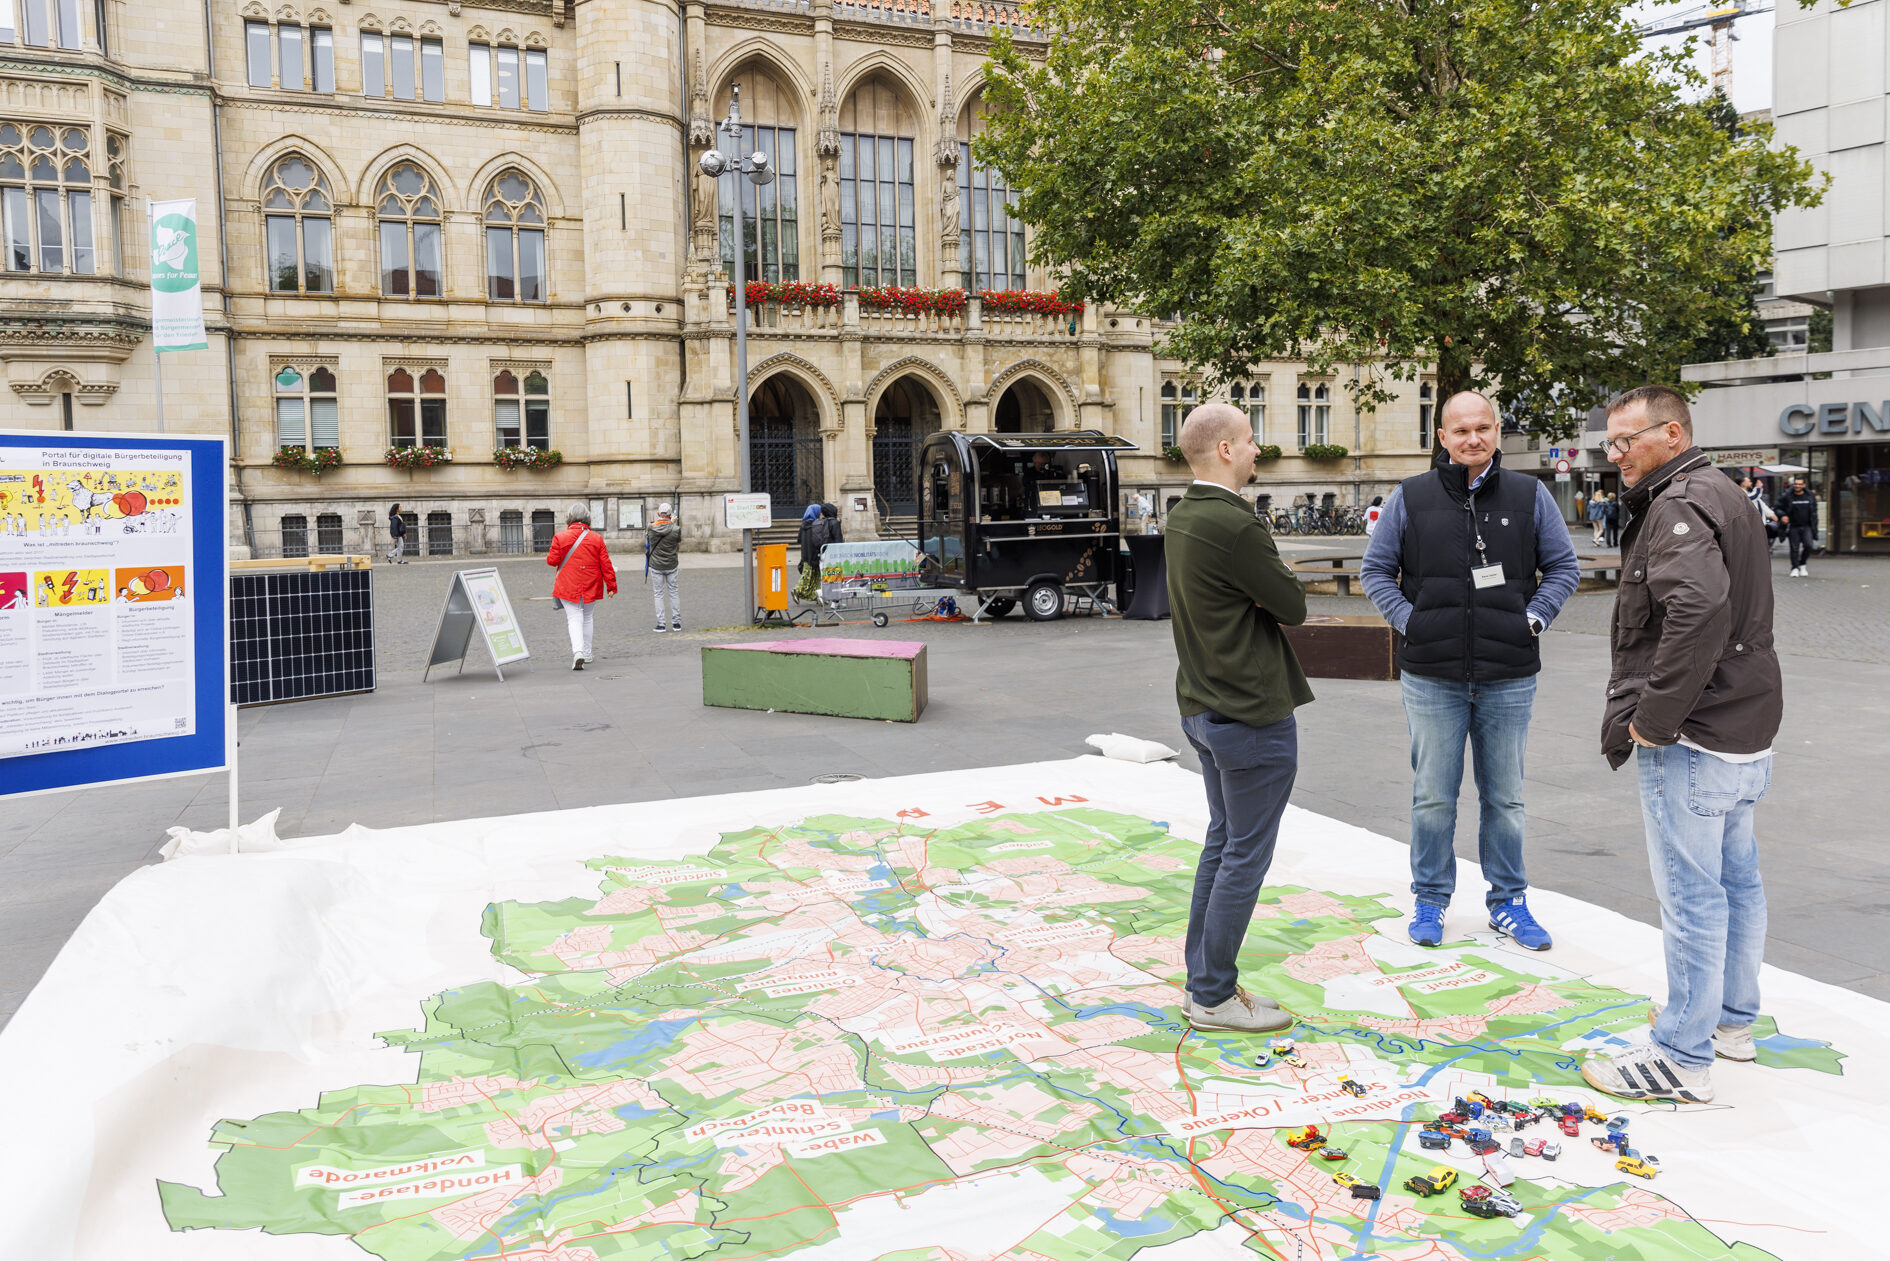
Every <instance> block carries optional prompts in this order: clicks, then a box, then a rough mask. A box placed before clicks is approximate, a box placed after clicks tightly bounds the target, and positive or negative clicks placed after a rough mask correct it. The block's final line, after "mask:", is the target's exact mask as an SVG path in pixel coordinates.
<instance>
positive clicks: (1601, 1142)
mask: <svg viewBox="0 0 1890 1261" xmlns="http://www.w3.org/2000/svg"><path fill="white" fill-rule="evenodd" d="M1588 1141H1589V1142H1591V1143H1593V1144H1594V1145H1595V1146H1596V1147H1599V1148H1600V1149H1601V1150H1602V1151H1604V1152H1611V1151H1613V1150H1614V1140H1613V1139H1611V1138H1591V1139H1589V1140H1588Z"/></svg>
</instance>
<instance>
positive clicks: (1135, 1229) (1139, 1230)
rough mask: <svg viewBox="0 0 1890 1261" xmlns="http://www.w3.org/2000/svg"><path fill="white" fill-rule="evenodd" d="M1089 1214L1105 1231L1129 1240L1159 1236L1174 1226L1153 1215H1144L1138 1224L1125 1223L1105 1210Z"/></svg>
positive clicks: (1166, 1220) (1097, 1209)
mask: <svg viewBox="0 0 1890 1261" xmlns="http://www.w3.org/2000/svg"><path fill="white" fill-rule="evenodd" d="M1090 1212H1092V1213H1094V1214H1095V1215H1096V1219H1097V1221H1099V1222H1100V1223H1101V1224H1102V1225H1103V1226H1104V1227H1105V1228H1106V1229H1108V1230H1111V1231H1113V1232H1115V1233H1116V1234H1118V1235H1123V1236H1126V1237H1128V1238H1130V1239H1135V1238H1138V1237H1140V1236H1142V1235H1159V1234H1161V1233H1162V1232H1163V1231H1164V1230H1168V1229H1170V1228H1171V1227H1173V1226H1174V1223H1173V1222H1171V1221H1169V1220H1168V1219H1167V1218H1165V1217H1157V1216H1155V1215H1154V1214H1153V1213H1149V1214H1146V1215H1144V1216H1143V1218H1142V1220H1141V1221H1139V1222H1125V1221H1123V1220H1122V1219H1121V1218H1119V1217H1117V1216H1116V1215H1115V1214H1114V1213H1111V1212H1110V1211H1109V1210H1108V1209H1106V1208H1093V1209H1091V1210H1090Z"/></svg>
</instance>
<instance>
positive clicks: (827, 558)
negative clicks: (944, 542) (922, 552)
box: [820, 539, 922, 601]
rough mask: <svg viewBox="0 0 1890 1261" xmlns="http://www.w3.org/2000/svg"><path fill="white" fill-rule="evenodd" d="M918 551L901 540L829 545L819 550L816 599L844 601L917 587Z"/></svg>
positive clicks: (918, 582) (918, 584)
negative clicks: (818, 584)
mask: <svg viewBox="0 0 1890 1261" xmlns="http://www.w3.org/2000/svg"><path fill="white" fill-rule="evenodd" d="M919 564H920V557H919V550H918V549H917V548H916V547H914V546H912V544H911V543H909V542H907V541H906V540H905V539H878V540H873V541H870V542H865V543H829V544H827V546H825V547H823V548H821V549H820V598H821V599H823V600H828V601H832V600H845V599H850V598H854V597H858V596H861V595H866V594H869V593H878V592H883V591H911V590H915V589H916V588H918V587H919V586H920V585H922V584H921V583H920V579H919Z"/></svg>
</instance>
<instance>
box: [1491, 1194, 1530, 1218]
mask: <svg viewBox="0 0 1890 1261" xmlns="http://www.w3.org/2000/svg"><path fill="white" fill-rule="evenodd" d="M1490 1207H1492V1208H1494V1209H1495V1210H1496V1211H1497V1212H1499V1213H1501V1214H1502V1215H1503V1216H1504V1217H1514V1216H1516V1214H1518V1213H1520V1212H1522V1201H1520V1200H1518V1199H1517V1198H1516V1197H1515V1196H1513V1195H1511V1194H1510V1193H1509V1192H1507V1191H1492V1192H1490Z"/></svg>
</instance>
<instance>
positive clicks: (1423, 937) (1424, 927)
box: [1409, 902, 1444, 946]
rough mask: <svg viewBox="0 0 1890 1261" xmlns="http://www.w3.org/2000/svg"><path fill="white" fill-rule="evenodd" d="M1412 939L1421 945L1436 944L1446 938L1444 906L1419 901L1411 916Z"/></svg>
mask: <svg viewBox="0 0 1890 1261" xmlns="http://www.w3.org/2000/svg"><path fill="white" fill-rule="evenodd" d="M1409 931H1410V933H1411V940H1412V941H1415V942H1416V943H1417V944H1418V945H1420V946H1435V945H1438V944H1439V943H1440V942H1442V941H1443V940H1444V908H1443V907H1441V906H1432V905H1431V904H1430V903H1428V902H1419V903H1418V904H1417V910H1416V911H1415V912H1414V913H1413V914H1412V916H1411V927H1410V930H1409Z"/></svg>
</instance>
